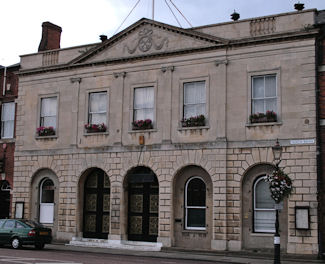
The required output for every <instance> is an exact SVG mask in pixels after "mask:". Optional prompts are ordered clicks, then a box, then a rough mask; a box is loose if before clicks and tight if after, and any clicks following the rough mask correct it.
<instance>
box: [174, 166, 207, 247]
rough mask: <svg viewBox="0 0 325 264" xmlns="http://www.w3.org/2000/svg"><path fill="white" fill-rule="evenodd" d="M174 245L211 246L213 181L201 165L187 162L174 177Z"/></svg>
mask: <svg viewBox="0 0 325 264" xmlns="http://www.w3.org/2000/svg"><path fill="white" fill-rule="evenodd" d="M173 185H174V197H173V210H174V219H175V221H174V239H173V246H175V247H182V248H191V249H193V248H195V249H211V240H212V208H213V203H212V190H213V188H212V181H211V177H210V175H209V174H208V173H207V172H206V171H205V170H204V169H203V168H201V167H199V166H194V165H191V166H187V167H185V168H183V169H182V170H180V171H179V172H178V173H177V175H176V176H175V178H174V183H173Z"/></svg>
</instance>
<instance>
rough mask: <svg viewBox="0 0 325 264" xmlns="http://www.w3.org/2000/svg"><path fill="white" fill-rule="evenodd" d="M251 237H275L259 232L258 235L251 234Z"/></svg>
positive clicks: (271, 234)
mask: <svg viewBox="0 0 325 264" xmlns="http://www.w3.org/2000/svg"><path fill="white" fill-rule="evenodd" d="M251 235H252V236H255V237H265V236H268V237H273V236H274V233H271V232H265V233H262V232H258V233H251Z"/></svg>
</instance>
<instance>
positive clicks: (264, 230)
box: [253, 175, 275, 233]
mask: <svg viewBox="0 0 325 264" xmlns="http://www.w3.org/2000/svg"><path fill="white" fill-rule="evenodd" d="M266 177H267V176H266V175H262V176H259V177H258V178H257V179H256V180H255V182H254V186H253V193H254V196H253V199H254V200H253V211H254V212H253V226H254V228H253V230H254V233H274V232H275V226H274V229H272V230H268V229H261V230H256V228H255V216H256V214H255V212H275V208H273V209H271V208H264V209H263V208H256V187H257V184H258V183H259V182H260V181H265V179H266ZM270 196H271V192H270Z"/></svg>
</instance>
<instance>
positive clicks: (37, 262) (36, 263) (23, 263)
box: [0, 256, 82, 264]
mask: <svg viewBox="0 0 325 264" xmlns="http://www.w3.org/2000/svg"><path fill="white" fill-rule="evenodd" d="M44 261H45V262H44ZM49 261H51V262H49ZM54 261H55V262H53V259H41V258H26V257H25V258H24V257H12V256H0V263H1V262H5V263H18V264H82V263H80V262H73V261H69V262H67V261H64V260H54Z"/></svg>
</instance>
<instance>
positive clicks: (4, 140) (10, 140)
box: [0, 138, 16, 143]
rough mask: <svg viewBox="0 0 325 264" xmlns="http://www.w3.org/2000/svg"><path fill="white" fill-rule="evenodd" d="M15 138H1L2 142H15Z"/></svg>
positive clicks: (0, 141)
mask: <svg viewBox="0 0 325 264" xmlns="http://www.w3.org/2000/svg"><path fill="white" fill-rule="evenodd" d="M15 142H16V139H15V138H0V143H15Z"/></svg>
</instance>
